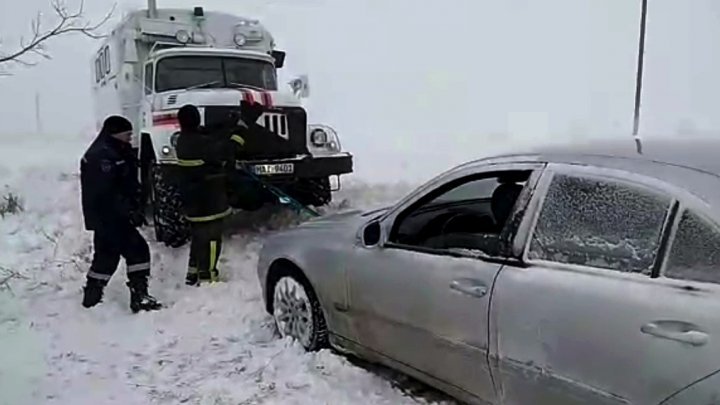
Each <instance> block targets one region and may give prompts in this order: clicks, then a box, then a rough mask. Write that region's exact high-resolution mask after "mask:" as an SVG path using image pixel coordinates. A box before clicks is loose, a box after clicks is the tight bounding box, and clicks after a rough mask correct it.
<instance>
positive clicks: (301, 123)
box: [204, 106, 308, 159]
mask: <svg viewBox="0 0 720 405" xmlns="http://www.w3.org/2000/svg"><path fill="white" fill-rule="evenodd" d="M239 109H240V107H239V106H238V107H235V106H232V107H231V106H207V107H205V123H204V125H205V127H207V128H212V127H215V126H220V125H222V124H223V122H224V121H226V120H227V119H228V117H229V116H230V113H231V112H233V111H239ZM257 124H258V125H259V126H261V127H264V128H265V129H267V131H256V132H259V133H251V134H247V136H245V137H244V138H245V145H244V147H243V150H244V152H245V153H246V154H248V157H247V159H273V158H287V157H295V156H296V155H298V154H306V153H308V149H307V140H306V139H307V138H306V137H307V135H306V132H307V115H306V114H305V110H304V109H302V108H300V107H277V108H273V109H270V110H269V111H267V112H265V113H264V114H263V115H261V116H260V118H259V119H258V121H257Z"/></svg>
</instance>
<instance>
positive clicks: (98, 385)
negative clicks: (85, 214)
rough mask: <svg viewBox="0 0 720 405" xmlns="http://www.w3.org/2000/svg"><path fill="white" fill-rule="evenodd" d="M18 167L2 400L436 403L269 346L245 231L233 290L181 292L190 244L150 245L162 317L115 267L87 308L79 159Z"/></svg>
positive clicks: (12, 177) (4, 246)
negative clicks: (100, 298)
mask: <svg viewBox="0 0 720 405" xmlns="http://www.w3.org/2000/svg"><path fill="white" fill-rule="evenodd" d="M66 146H67V152H68V154H69V155H70V156H76V155H77V150H76V146H75V145H72V144H68V145H66ZM59 147H60V148H62V147H61V146H59ZM25 150H27V149H25ZM4 152H7V155H11V154H12V151H11V149H9V148H5V149H4ZM56 156H57V155H56ZM4 158H6V159H10V158H11V156H4ZM16 158H17V157H16ZM7 161H8V160H5V162H7ZM25 162H26V164H25V165H16V166H13V167H12V169H10V168H8V167H5V168H4V170H0V185H3V184H6V183H9V184H10V185H11V188H12V189H13V190H16V191H17V192H19V193H20V194H21V195H22V196H23V197H25V199H26V210H25V212H24V213H22V214H19V215H12V216H8V217H6V218H5V219H2V220H0V266H1V267H2V269H3V272H4V273H5V274H7V271H8V270H13V271H17V272H19V273H20V276H21V277H22V278H16V279H12V280H11V281H10V286H11V289H10V290H8V289H3V290H2V291H1V292H0V304H2V306H0V343H3V347H4V350H3V351H0V353H2V354H0V404H1V405H5V404H8V405H9V404H25V403H27V404H30V403H33V404H40V403H43V404H73V405H84V404H98V403H102V404H123V405H126V404H180V403H187V404H261V403H262V404H417V403H428V402H431V400H430V399H429V398H427V397H423V398H419V397H417V396H411V395H407V394H406V391H407V389H408V388H413V387H414V386H415V385H414V384H411V385H410V386H409V387H408V386H407V384H403V385H402V386H401V387H400V388H398V386H397V384H394V383H393V381H394V378H387V372H386V371H385V370H368V369H366V368H361V367H357V366H356V365H353V364H352V363H350V362H349V361H348V360H347V359H346V358H344V357H341V356H338V355H335V354H333V353H331V352H328V351H324V352H320V353H315V354H307V353H304V352H303V351H302V350H301V349H300V348H298V347H297V346H296V345H294V344H293V343H292V342H290V341H283V340H280V339H279V338H277V337H276V336H275V335H274V333H273V328H272V324H271V321H270V318H269V317H268V316H267V315H266V314H265V312H264V311H263V308H262V303H261V298H260V288H259V285H258V281H257V278H256V273H255V263H256V258H257V252H258V249H259V247H260V245H261V242H262V235H263V232H264V231H262V230H258V229H256V228H254V229H253V228H252V227H248V225H247V224H240V226H239V229H236V230H235V231H234V234H232V235H229V236H228V237H227V239H226V243H225V245H224V250H223V257H222V259H221V267H220V268H221V271H224V272H223V277H224V278H225V279H226V281H227V282H225V283H221V284H217V285H213V286H203V287H201V288H191V287H186V286H185V285H184V284H183V278H184V272H185V260H186V257H187V256H186V255H187V250H186V248H181V249H169V248H166V247H164V246H160V245H156V244H152V251H153V263H154V264H153V272H154V279H153V280H152V282H151V291H152V293H153V294H155V295H156V296H157V297H158V298H159V299H160V300H162V301H163V302H164V303H166V304H167V305H169V308H167V309H165V310H163V311H161V312H157V313H149V314H138V315H132V314H131V313H130V312H129V309H128V306H127V305H128V291H127V288H126V287H125V285H124V274H123V273H124V268H123V267H122V265H121V266H120V268H119V269H118V273H116V275H115V277H114V278H113V280H112V282H111V283H110V285H109V287H108V289H107V293H106V298H105V302H104V304H103V305H101V306H100V307H98V308H96V309H94V310H84V309H83V308H82V307H81V306H80V299H81V287H82V284H83V281H84V276H85V272H86V270H87V268H88V264H89V259H90V255H91V250H90V243H91V240H90V236H91V235H90V234H89V233H87V232H85V231H84V230H83V228H82V220H81V216H80V213H79V206H78V197H77V187H78V181H77V178H76V177H75V176H74V175H73V174H72V173H73V172H74V170H75V168H74V167H73V166H74V162H73V160H72V159H58V160H57V161H55V162H52V161H47V160H45V161H42V162H40V161H37V162H32V161H25ZM404 191H405V190H404V189H402V188H399V189H398V187H395V186H392V187H386V188H382V187H376V186H373V187H370V186H362V185H349V186H347V187H346V190H345V191H344V193H341V194H340V195H339V196H338V201H341V200H342V199H344V198H347V199H348V200H349V201H350V203H351V205H353V206H368V205H369V206H375V205H377V204H381V203H382V202H385V201H390V200H393V199H395V198H397V197H398V196H399V195H400V194H402V192H404ZM343 194H344V195H343ZM241 222H247V221H241ZM270 223H271V225H273V226H276V227H283V226H292V218H291V217H289V215H279V214H275V215H274V216H273V217H272V218H271V221H270ZM145 232H146V233H147V232H150V231H149V230H146V231H145ZM148 239H149V240H152V234H151V233H150V234H148ZM1 279H2V276H0V280H1ZM8 349H9V350H8ZM378 371H380V373H378ZM391 377H393V376H392V375H391Z"/></svg>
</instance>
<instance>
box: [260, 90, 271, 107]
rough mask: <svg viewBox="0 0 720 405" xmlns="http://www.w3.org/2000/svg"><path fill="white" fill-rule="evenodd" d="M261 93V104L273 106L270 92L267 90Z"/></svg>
mask: <svg viewBox="0 0 720 405" xmlns="http://www.w3.org/2000/svg"><path fill="white" fill-rule="evenodd" d="M261 94H262V99H263V104H265V107H271V108H272V106H273V99H272V95H271V94H270V93H268V92H267V91H263V92H262V93H261Z"/></svg>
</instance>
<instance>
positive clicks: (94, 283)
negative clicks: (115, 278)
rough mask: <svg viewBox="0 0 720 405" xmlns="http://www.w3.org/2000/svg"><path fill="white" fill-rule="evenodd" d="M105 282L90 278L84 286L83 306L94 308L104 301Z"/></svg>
mask: <svg viewBox="0 0 720 405" xmlns="http://www.w3.org/2000/svg"><path fill="white" fill-rule="evenodd" d="M104 290H105V282H104V281H102V280H97V279H94V278H88V279H87V281H86V282H85V287H83V300H82V306H83V307H85V308H92V307H94V306H95V305H97V304H99V303H101V302H102V299H103V291H104Z"/></svg>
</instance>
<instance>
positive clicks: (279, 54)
mask: <svg viewBox="0 0 720 405" xmlns="http://www.w3.org/2000/svg"><path fill="white" fill-rule="evenodd" d="M272 57H273V59H275V67H276V68H278V69H280V68H282V67H283V66H285V52H283V51H272Z"/></svg>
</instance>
